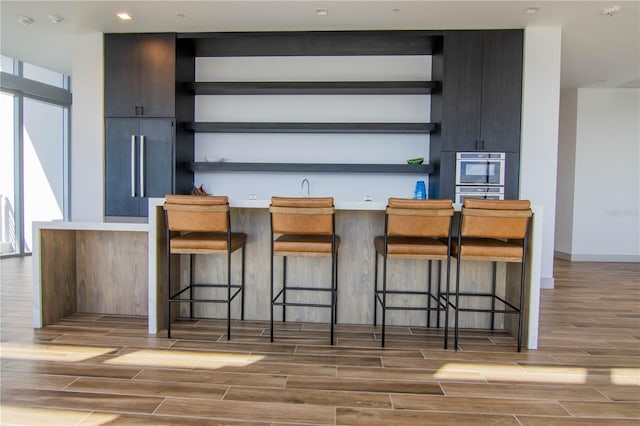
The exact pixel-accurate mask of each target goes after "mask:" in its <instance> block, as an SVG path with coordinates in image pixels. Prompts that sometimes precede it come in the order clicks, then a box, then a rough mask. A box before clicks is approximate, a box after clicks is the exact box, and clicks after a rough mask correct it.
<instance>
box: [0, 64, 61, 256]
mask: <svg viewBox="0 0 640 426" xmlns="http://www.w3.org/2000/svg"><path fill="white" fill-rule="evenodd" d="M0 59H1V61H0V63H1V66H2V69H1V71H2V73H3V74H11V75H13V76H15V77H10V76H8V75H5V76H4V77H6V78H3V79H2V80H1V83H2V86H1V87H0V89H1V90H2V91H1V92H0V150H1V152H2V155H1V156H0V209H1V210H0V213H1V214H0V256H4V255H24V254H26V253H30V252H31V248H32V246H33V244H32V231H31V229H32V223H33V222H34V221H50V220H58V219H65V216H66V212H68V193H69V191H68V182H69V179H68V169H69V167H68V158H67V157H68V156H67V153H68V145H69V131H68V129H69V106H70V105H71V93H70V91H69V90H68V87H69V78H68V77H67V76H65V75H63V74H60V73H57V72H54V71H50V70H47V69H44V68H41V67H37V66H35V65H30V64H24V63H22V62H19V61H16V60H13V59H11V58H7V57H5V56H2V57H1V58H0ZM43 83H44V84H45V85H46V86H43Z"/></svg>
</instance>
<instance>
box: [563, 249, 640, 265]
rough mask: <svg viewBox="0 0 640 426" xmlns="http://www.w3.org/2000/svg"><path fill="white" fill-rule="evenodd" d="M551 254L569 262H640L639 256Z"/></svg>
mask: <svg viewBox="0 0 640 426" xmlns="http://www.w3.org/2000/svg"><path fill="white" fill-rule="evenodd" d="M553 254H554V256H555V257H557V258H558V259H562V260H568V261H570V262H624V263H638V262H640V255H634V254H575V253H565V252H561V251H557V250H556V251H554V252H553Z"/></svg>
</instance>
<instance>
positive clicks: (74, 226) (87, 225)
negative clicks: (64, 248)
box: [33, 217, 149, 235]
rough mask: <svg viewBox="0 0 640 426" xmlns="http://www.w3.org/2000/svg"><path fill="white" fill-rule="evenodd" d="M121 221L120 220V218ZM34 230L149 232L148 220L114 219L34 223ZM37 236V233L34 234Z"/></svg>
mask: <svg viewBox="0 0 640 426" xmlns="http://www.w3.org/2000/svg"><path fill="white" fill-rule="evenodd" d="M118 220H119V218H118ZM33 229H60V230H69V231H126V232H148V231H149V224H148V223H147V218H146V217H145V218H122V220H121V221H114V219H113V218H109V219H102V220H96V221H93V222H90V221H88V220H87V221H77V222H76V221H71V222H69V221H63V220H54V221H51V222H33ZM34 235H35V233H34Z"/></svg>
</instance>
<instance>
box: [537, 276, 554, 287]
mask: <svg viewBox="0 0 640 426" xmlns="http://www.w3.org/2000/svg"><path fill="white" fill-rule="evenodd" d="M555 286H556V281H555V279H554V278H553V277H541V278H540V288H555Z"/></svg>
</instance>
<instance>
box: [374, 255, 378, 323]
mask: <svg viewBox="0 0 640 426" xmlns="http://www.w3.org/2000/svg"><path fill="white" fill-rule="evenodd" d="M375 257H376V258H375V260H374V267H373V271H374V272H373V326H374V327H375V326H376V325H377V324H378V252H377V251H376V253H375Z"/></svg>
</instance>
